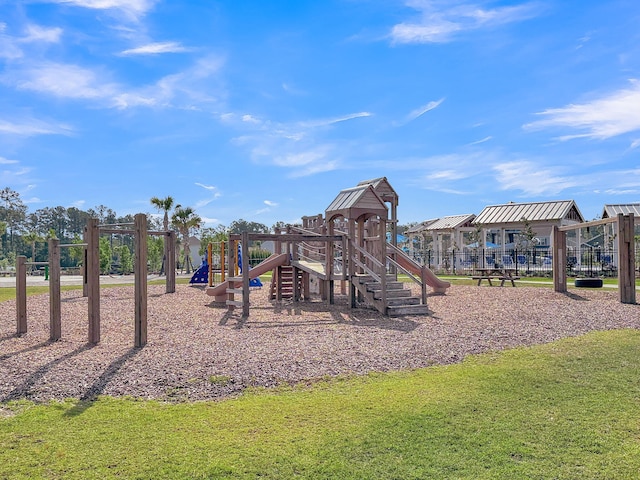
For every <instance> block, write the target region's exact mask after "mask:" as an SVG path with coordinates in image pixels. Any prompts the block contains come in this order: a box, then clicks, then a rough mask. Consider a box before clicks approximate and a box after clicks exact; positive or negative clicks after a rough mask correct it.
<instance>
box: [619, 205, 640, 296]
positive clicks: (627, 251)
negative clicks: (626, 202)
mask: <svg viewBox="0 0 640 480" xmlns="http://www.w3.org/2000/svg"><path fill="white" fill-rule="evenodd" d="M617 225H618V231H617V235H618V291H619V292H620V302H621V303H636V279H635V271H636V265H635V252H634V243H635V242H634V219H633V213H631V214H629V215H622V214H621V213H620V214H618V224H617Z"/></svg>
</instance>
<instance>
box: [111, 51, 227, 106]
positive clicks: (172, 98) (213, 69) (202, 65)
mask: <svg viewBox="0 0 640 480" xmlns="http://www.w3.org/2000/svg"><path fill="white" fill-rule="evenodd" d="M223 63H224V60H223V59H222V58H220V57H214V56H210V57H205V58H201V59H200V60H198V61H197V62H196V63H195V64H194V65H193V66H192V67H191V68H189V69H187V70H185V71H183V72H180V73H175V74H172V75H167V76H165V77H163V78H161V79H160V80H158V82H156V83H155V84H153V85H149V86H146V87H143V88H140V89H138V90H131V91H129V92H122V93H120V94H118V95H117V96H115V97H114V98H113V104H114V106H116V107H117V108H121V109H124V108H131V107H136V106H175V104H177V103H180V104H182V105H183V106H184V105H187V106H188V107H187V108H190V109H195V108H196V107H194V106H193V103H192V102H196V104H201V103H210V102H215V101H216V100H217V98H218V97H219V96H221V95H222V93H218V92H215V91H214V92H213V95H212V94H211V93H209V92H211V91H212V89H214V88H215V87H212V84H213V82H212V77H214V76H215V74H217V73H218V72H219V71H220V69H221V67H222V65H223Z"/></svg>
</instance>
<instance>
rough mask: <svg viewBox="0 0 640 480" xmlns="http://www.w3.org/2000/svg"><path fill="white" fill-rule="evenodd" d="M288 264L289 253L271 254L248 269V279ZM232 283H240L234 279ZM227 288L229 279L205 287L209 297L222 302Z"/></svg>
mask: <svg viewBox="0 0 640 480" xmlns="http://www.w3.org/2000/svg"><path fill="white" fill-rule="evenodd" d="M288 264H289V254H288V253H280V254H275V253H274V254H273V255H271V256H270V257H269V258H267V259H265V260H263V261H262V262H260V263H259V264H258V265H256V266H255V267H253V268H250V269H249V279H253V278H256V277H259V276H260V275H262V274H263V273H267V272H268V271H269V270H273V269H274V268H276V267H279V266H280V265H288ZM233 283H234V284H237V283H241V282H237V281H234V282H233ZM227 288H232V287H229V280H226V281H224V282H222V283H220V284H219V285H216V286H215V287H207V290H206V292H207V295H209V296H211V297H216V301H217V302H224V300H225V299H226V294H227Z"/></svg>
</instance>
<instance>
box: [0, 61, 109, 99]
mask: <svg viewBox="0 0 640 480" xmlns="http://www.w3.org/2000/svg"><path fill="white" fill-rule="evenodd" d="M102 76H104V75H101V74H99V73H98V72H97V71H94V70H89V69H87V68H83V67H79V66H77V65H68V64H62V63H54V62H45V63H41V64H36V65H33V66H32V67H29V68H24V69H22V70H16V71H14V72H12V73H8V74H5V75H3V76H2V77H0V80H1V81H2V82H3V83H7V84H10V85H13V86H15V87H16V88H18V89H20V90H31V91H35V92H39V93H47V94H50V95H54V96H56V97H63V98H84V99H100V98H108V97H111V96H113V95H115V94H116V92H117V91H118V87H117V86H116V85H114V84H112V83H107V82H104V81H103V80H102V79H101V77H102Z"/></svg>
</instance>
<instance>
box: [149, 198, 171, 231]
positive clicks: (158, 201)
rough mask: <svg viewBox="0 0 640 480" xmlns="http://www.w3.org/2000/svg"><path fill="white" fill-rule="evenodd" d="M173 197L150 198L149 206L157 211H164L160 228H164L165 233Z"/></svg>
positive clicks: (167, 228) (167, 227)
mask: <svg viewBox="0 0 640 480" xmlns="http://www.w3.org/2000/svg"><path fill="white" fill-rule="evenodd" d="M173 203H174V200H173V197H165V198H159V197H151V205H153V206H154V207H156V208H157V209H158V211H160V210H163V211H164V218H163V220H162V226H163V227H164V230H165V232H166V231H167V230H169V211H170V210H171V208H173Z"/></svg>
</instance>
